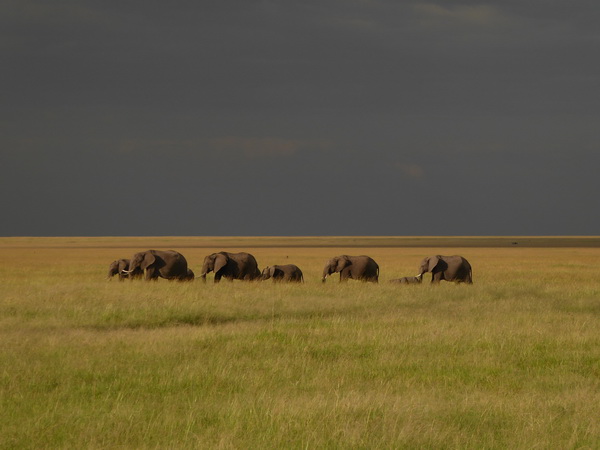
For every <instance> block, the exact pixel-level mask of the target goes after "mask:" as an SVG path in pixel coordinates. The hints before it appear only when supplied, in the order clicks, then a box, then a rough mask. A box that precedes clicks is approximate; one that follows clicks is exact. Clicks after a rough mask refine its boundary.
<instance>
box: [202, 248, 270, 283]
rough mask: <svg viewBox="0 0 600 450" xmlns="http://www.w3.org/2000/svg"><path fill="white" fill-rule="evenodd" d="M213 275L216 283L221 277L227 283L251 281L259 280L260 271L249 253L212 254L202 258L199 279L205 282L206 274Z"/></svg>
mask: <svg viewBox="0 0 600 450" xmlns="http://www.w3.org/2000/svg"><path fill="white" fill-rule="evenodd" d="M209 272H214V273H215V279H214V282H215V283H218V282H219V281H221V278H222V277H225V278H226V279H228V280H229V281H233V280H245V281H252V280H256V279H258V278H260V275H261V274H260V270H258V263H257V262H256V258H255V257H254V256H253V255H251V254H250V253H244V252H241V253H229V252H219V253H212V254H210V255H208V256H206V257H205V258H204V263H203V264H202V273H201V274H200V278H202V280H203V281H205V282H206V274H207V273H209Z"/></svg>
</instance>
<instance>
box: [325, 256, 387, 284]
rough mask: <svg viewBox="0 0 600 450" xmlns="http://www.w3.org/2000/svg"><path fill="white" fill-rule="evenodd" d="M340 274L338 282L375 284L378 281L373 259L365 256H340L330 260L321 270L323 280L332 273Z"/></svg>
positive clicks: (377, 269) (375, 264)
mask: <svg viewBox="0 0 600 450" xmlns="http://www.w3.org/2000/svg"><path fill="white" fill-rule="evenodd" d="M335 272H339V273H340V281H346V280H349V279H352V280H362V281H371V282H373V283H377V282H378V281H379V266H378V265H377V263H376V262H375V261H374V260H373V258H371V257H369V256H365V255H361V256H348V255H341V256H335V257H333V258H331V259H330V260H329V261H328V262H327V264H325V268H324V269H323V279H322V281H323V282H325V280H326V279H327V277H328V276H329V275H331V274H332V273H335Z"/></svg>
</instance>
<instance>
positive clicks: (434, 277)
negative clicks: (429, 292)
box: [431, 272, 444, 284]
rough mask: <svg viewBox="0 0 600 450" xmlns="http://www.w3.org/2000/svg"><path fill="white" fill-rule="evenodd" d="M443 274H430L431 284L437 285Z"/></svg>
mask: <svg viewBox="0 0 600 450" xmlns="http://www.w3.org/2000/svg"><path fill="white" fill-rule="evenodd" d="M443 275H444V274H443V272H436V273H432V274H431V282H432V283H434V284H437V283H439V282H440V281H442V280H443V279H444V276H443Z"/></svg>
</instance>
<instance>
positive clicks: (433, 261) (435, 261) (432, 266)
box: [427, 255, 440, 272]
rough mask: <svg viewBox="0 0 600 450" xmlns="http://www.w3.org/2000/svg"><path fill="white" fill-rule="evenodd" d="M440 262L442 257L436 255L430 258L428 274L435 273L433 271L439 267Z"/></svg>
mask: <svg viewBox="0 0 600 450" xmlns="http://www.w3.org/2000/svg"><path fill="white" fill-rule="evenodd" d="M439 262H440V256H439V255H436V256H431V257H430V258H429V267H428V268H427V271H428V272H433V269H435V266H437V265H438V264H439Z"/></svg>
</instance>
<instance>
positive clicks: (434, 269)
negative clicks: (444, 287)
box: [417, 255, 473, 284]
mask: <svg viewBox="0 0 600 450" xmlns="http://www.w3.org/2000/svg"><path fill="white" fill-rule="evenodd" d="M427 272H431V282H432V283H439V282H440V281H442V280H446V281H454V282H456V283H467V284H472V283H473V270H472V269H471V264H469V261H467V260H466V259H465V258H463V257H462V256H459V255H454V256H441V255H436V256H428V257H427V258H424V259H423V261H421V264H420V266H419V274H418V275H417V277H418V278H422V277H423V274H425V273H427Z"/></svg>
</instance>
